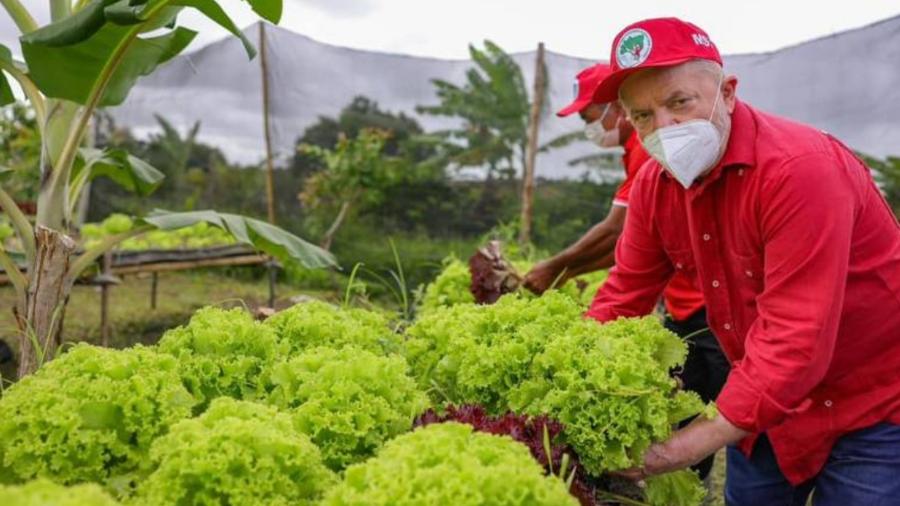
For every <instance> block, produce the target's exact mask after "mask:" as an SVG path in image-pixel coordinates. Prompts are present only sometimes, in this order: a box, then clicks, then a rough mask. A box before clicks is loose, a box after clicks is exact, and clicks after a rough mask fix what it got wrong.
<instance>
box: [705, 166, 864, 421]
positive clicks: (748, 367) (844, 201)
mask: <svg viewBox="0 0 900 506" xmlns="http://www.w3.org/2000/svg"><path fill="white" fill-rule="evenodd" d="M785 169H786V170H783V171H778V176H777V177H773V179H772V180H770V181H766V182H764V183H763V187H762V188H761V192H760V207H759V208H760V222H761V224H762V237H763V244H764V265H765V267H764V269H765V277H764V285H763V286H764V288H763V291H762V293H761V294H760V295H759V296H758V297H757V299H756V305H757V312H758V316H757V318H756V320H755V321H754V322H753V323H752V325H751V326H750V328H749V331H748V333H747V337H746V339H745V342H744V350H745V352H744V356H743V358H742V360H740V361H738V362H736V363H735V364H734V367H733V368H732V371H731V373H730V375H729V377H728V380H727V382H726V383H725V386H724V388H723V389H722V392H721V394H720V395H719V397H718V399H717V405H718V408H719V411H720V413H721V414H722V416H724V417H725V418H726V419H728V420H729V421H730V422H731V423H733V424H734V425H736V426H738V427H740V428H742V429H745V430H748V431H751V432H755V433H760V432H764V431H766V430H768V429H769V428H772V427H774V426H776V425H778V424H779V423H781V422H782V421H783V420H784V419H785V418H786V417H787V416H788V415H790V414H792V413H795V412H798V411H802V410H804V409H805V408H806V406H807V405H808V404H809V395H810V393H811V391H812V390H813V389H814V388H815V387H816V386H817V385H818V384H819V383H820V382H821V381H822V379H823V377H824V376H825V374H826V372H827V371H828V368H829V364H830V363H831V360H832V356H833V353H834V348H835V341H836V339H837V334H838V327H839V321H840V315H841V308H842V306H843V298H844V291H845V285H846V280H847V271H848V264H849V257H850V244H851V239H852V237H851V235H852V229H853V222H854V219H855V216H856V207H857V206H856V202H857V200H858V199H857V195H856V194H855V193H854V192H855V190H854V187H855V186H854V184H853V183H852V181H850V179H849V177H848V174H847V172H846V169H845V168H844V167H842V166H839V162H838V161H836V160H835V159H834V158H833V157H831V156H829V154H828V153H822V154H811V155H805V156H803V157H798V158H795V159H792V160H790V161H788V162H787V163H786V165H785Z"/></svg>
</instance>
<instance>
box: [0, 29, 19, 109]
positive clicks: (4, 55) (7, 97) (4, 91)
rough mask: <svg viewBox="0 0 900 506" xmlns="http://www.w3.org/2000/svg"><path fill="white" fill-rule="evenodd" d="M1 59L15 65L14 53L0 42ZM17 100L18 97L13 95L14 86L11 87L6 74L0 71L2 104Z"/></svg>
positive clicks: (0, 97) (0, 100)
mask: <svg viewBox="0 0 900 506" xmlns="http://www.w3.org/2000/svg"><path fill="white" fill-rule="evenodd" d="M0 61H2V62H3V63H6V64H9V65H14V62H13V57H12V53H11V52H10V50H9V48H8V47H6V46H4V45H3V44H0ZM15 101H16V97H15V96H14V95H13V91H12V87H10V85H9V81H8V80H7V79H6V74H4V73H3V72H2V71H0V106H3V105H9V104H11V103H13V102H15Z"/></svg>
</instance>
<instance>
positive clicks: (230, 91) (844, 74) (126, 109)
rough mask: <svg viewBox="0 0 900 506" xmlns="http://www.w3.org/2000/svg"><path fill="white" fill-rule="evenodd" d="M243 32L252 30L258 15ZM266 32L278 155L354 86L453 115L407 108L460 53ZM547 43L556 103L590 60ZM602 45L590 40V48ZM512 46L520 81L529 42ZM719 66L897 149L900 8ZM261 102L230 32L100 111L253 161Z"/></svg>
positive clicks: (788, 105)
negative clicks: (183, 133) (364, 47)
mask: <svg viewBox="0 0 900 506" xmlns="http://www.w3.org/2000/svg"><path fill="white" fill-rule="evenodd" d="M245 32H246V33H247V34H248V36H250V38H251V40H255V41H257V40H258V38H259V25H252V26H250V27H248V28H247V29H246V30H245ZM265 34H266V42H267V46H268V52H267V54H268V65H269V75H270V90H271V102H270V113H271V122H272V123H271V124H272V133H273V147H274V149H275V151H276V154H277V155H278V156H279V157H280V158H282V159H284V158H285V157H288V156H290V155H291V154H292V150H293V148H294V142H295V140H296V139H297V137H298V136H299V135H300V134H301V133H302V132H303V130H304V129H305V128H306V127H307V126H309V125H310V124H312V123H313V122H315V121H316V120H317V118H318V117H319V116H321V115H325V116H335V115H336V114H337V113H338V112H339V111H340V109H341V108H343V107H344V106H345V105H347V104H348V103H349V102H350V101H351V99H352V98H353V97H354V96H356V95H365V96H367V97H369V98H371V99H373V100H375V101H377V102H378V103H379V105H380V106H381V108H382V109H385V110H389V111H393V112H401V111H402V112H405V113H407V114H410V115H413V116H414V117H416V118H417V119H418V120H419V121H420V122H421V124H422V126H423V127H424V128H425V130H426V131H428V130H434V129H438V128H445V127H447V126H450V125H452V124H453V123H452V122H451V121H450V120H446V119H441V118H435V117H431V116H420V115H418V114H416V113H415V107H416V105H420V104H432V103H435V101H436V99H435V95H434V88H433V86H432V84H431V82H430V80H431V79H433V78H441V79H446V80H449V81H452V82H456V83H462V82H463V80H464V73H465V71H466V69H467V68H469V67H470V65H471V64H470V62H468V61H461V60H441V59H435V58H422V57H412V56H403V55H395V54H385V53H377V52H369V51H360V50H355V49H348V48H343V47H336V46H332V45H328V44H323V43H319V42H316V41H314V40H311V39H309V38H308V37H305V36H303V35H299V34H296V33H293V32H290V31H288V30H285V29H281V28H278V27H272V26H267V27H266V30H265ZM610 35H611V34H610ZM476 42H477V41H476ZM548 49H549V51H548V53H547V66H548V70H549V75H550V86H551V90H550V109H551V110H553V111H555V110H556V109H558V108H560V107H561V106H563V105H565V104H566V103H568V101H569V100H571V98H572V82H573V76H574V75H575V74H576V73H577V71H578V70H579V69H581V68H583V67H586V66H588V65H590V64H591V63H592V62H591V61H589V60H584V59H579V58H573V57H569V56H565V55H561V54H557V53H553V52H552V48H548ZM606 51H607V49H606V47H605V44H598V51H597V56H598V58H603V57H606V54H605V53H606ZM515 57H516V60H517V61H518V62H519V64H520V65H521V66H522V68H523V70H524V74H525V78H526V82H527V83H528V87H529V91H530V88H531V80H532V76H533V66H534V53H521V54H516V55H515ZM725 67H726V71H727V72H729V73H733V74H736V75H737V76H738V96H739V97H740V98H741V99H743V100H745V101H747V102H749V103H750V104H752V105H754V106H756V107H758V108H760V109H763V110H766V111H769V112H773V113H776V114H780V115H783V116H787V117H790V118H793V119H795V120H798V121H801V122H805V123H808V124H811V125H814V126H816V127H818V128H821V129H823V130H826V131H828V132H830V133H832V134H834V135H835V136H837V137H838V138H840V139H841V140H843V141H844V142H845V143H847V144H848V145H850V146H851V147H853V148H854V149H857V150H860V151H863V152H866V153H869V154H872V155H876V156H885V155H890V154H893V155H900V16H897V17H893V18H890V19H887V20H884V21H881V22H878V23H875V24H872V25H869V26H866V27H863V28H858V29H854V30H850V31H846V32H842V33H838V34H835V35H832V36H828V37H824V38H819V39H815V40H812V41H809V42H805V43H802V44H798V45H796V46H791V47H788V48H784V49H781V50H779V51H774V52H770V53H761V54H749V55H736V56H726V57H725ZM261 104H262V95H261V72H260V65H259V60H258V59H256V60H253V61H248V60H247V57H246V54H245V53H244V50H243V48H242V47H241V45H240V42H239V41H238V40H236V39H235V38H233V37H231V38H227V39H224V40H222V41H219V42H216V43H214V44H211V45H209V46H206V47H205V48H203V49H200V50H199V51H196V52H193V53H191V54H188V55H183V56H180V57H178V58H176V59H175V60H173V61H172V62H170V63H169V64H167V65H166V66H165V67H164V68H161V69H159V71H157V72H156V73H155V74H153V75H152V76H151V77H149V78H146V79H143V80H142V81H140V82H139V84H138V85H137V86H136V87H135V88H134V90H133V91H132V92H131V95H130V96H129V98H128V100H127V101H126V102H125V104H124V105H122V106H120V107H118V108H116V109H114V110H112V111H111V112H112V113H113V115H114V117H115V118H116V120H117V121H118V123H119V124H120V125H123V126H127V127H129V128H131V129H132V130H133V131H134V132H135V133H136V134H138V135H139V136H140V135H145V134H147V133H148V132H150V131H153V130H156V129H158V125H157V123H156V121H155V119H154V117H153V115H154V114H160V115H162V116H163V117H165V118H166V119H168V120H169V121H171V122H172V123H173V124H174V125H175V126H176V127H179V128H180V129H187V128H188V127H190V126H191V125H192V124H193V123H194V122H195V121H197V120H200V121H201V128H200V135H199V138H200V140H201V141H203V142H207V143H210V144H214V145H216V146H218V147H219V148H220V149H222V151H223V152H224V153H225V154H226V155H227V156H228V157H229V159H231V160H233V161H237V162H241V163H256V162H259V161H260V160H262V159H263V156H264V153H265V151H264V149H265V148H264V142H263V127H262V112H261V111H262V107H261ZM580 127H581V124H580V121H579V120H577V119H576V118H567V119H558V118H556V117H555V116H552V115H551V116H548V117H546V118H545V119H544V120H543V123H542V125H541V132H540V138H541V141H542V142H546V141H548V140H550V139H552V138H554V137H556V136H558V135H561V134H563V133H567V132H571V131H573V130H575V129H578V128H580ZM595 152H596V148H595V147H593V146H592V145H591V144H589V143H587V142H586V141H585V142H577V143H575V144H573V145H570V146H569V147H567V148H564V149H559V150H553V151H550V152H548V153H543V154H541V155H540V157H539V159H538V165H537V175H538V177H545V178H569V177H578V176H580V175H581V174H582V173H583V172H584V170H585V168H584V167H583V166H577V167H570V166H569V165H568V161H569V160H572V159H574V158H576V157H579V156H584V155H588V154H591V153H595Z"/></svg>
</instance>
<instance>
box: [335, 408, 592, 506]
mask: <svg viewBox="0 0 900 506" xmlns="http://www.w3.org/2000/svg"><path fill="white" fill-rule="evenodd" d="M322 504H323V506H414V505H415V506H419V505H439V504H453V505H456V506H578V501H576V500H575V498H574V497H572V496H571V495H569V493H568V492H567V491H566V486H565V484H564V483H563V482H562V481H561V480H559V479H557V478H554V477H550V476H545V475H544V470H543V469H542V468H541V466H540V465H539V464H538V463H537V462H535V461H534V458H532V456H531V455H530V454H529V453H528V449H527V448H525V446H523V445H521V444H519V443H517V442H515V441H513V440H512V439H510V438H508V437H505V436H494V435H491V434H485V433H480V432H475V431H473V429H472V427H471V426H469V425H463V424H458V423H453V422H449V423H441V424H435V425H429V426H427V427H421V428H419V429H416V430H415V431H414V432H412V433H409V434H404V435H402V436H399V437H397V438H396V439H394V440H392V441H390V442H388V443H387V444H386V445H385V446H384V448H382V449H381V450H380V451H379V452H378V455H377V456H376V457H374V458H372V459H369V460H368V461H366V462H364V463H361V464H357V465H354V466H351V467H350V468H349V469H347V471H346V473H345V478H344V481H343V482H342V483H341V484H339V485H338V486H337V487H335V488H333V489H332V490H331V491H330V492H329V493H328V494H327V495H326V497H325V499H324V500H323V502H322Z"/></svg>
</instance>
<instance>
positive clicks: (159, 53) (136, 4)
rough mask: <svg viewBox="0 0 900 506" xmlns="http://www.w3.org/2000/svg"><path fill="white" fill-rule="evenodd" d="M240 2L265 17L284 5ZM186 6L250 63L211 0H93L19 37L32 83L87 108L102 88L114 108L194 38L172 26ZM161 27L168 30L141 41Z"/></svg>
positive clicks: (103, 101) (267, 0) (270, 0)
mask: <svg viewBox="0 0 900 506" xmlns="http://www.w3.org/2000/svg"><path fill="white" fill-rule="evenodd" d="M245 1H247V3H249V4H250V6H251V8H252V9H253V10H254V11H255V12H256V13H257V14H259V15H260V16H262V17H263V18H264V19H266V20H268V21H271V22H273V23H277V22H278V21H279V20H280V19H281V11H282V0H245ZM184 7H191V8H194V9H197V10H198V11H200V12H201V13H203V14H204V15H205V16H207V17H209V18H210V19H211V20H213V21H215V22H216V23H217V24H219V25H220V26H222V27H223V28H225V29H226V30H228V31H229V32H231V33H232V34H234V35H235V36H237V37H238V38H240V39H241V42H242V43H243V45H244V48H245V49H246V50H247V54H248V55H249V56H250V57H251V58H252V57H253V56H254V55H255V54H256V50H255V49H254V47H253V45H252V44H251V43H250V41H249V40H248V39H247V37H245V36H244V34H243V33H242V32H241V31H240V29H238V27H237V26H236V25H235V24H234V22H233V21H232V20H231V18H229V17H228V15H227V14H226V13H225V11H224V10H223V9H222V7H221V6H220V5H219V2H217V1H216V0H143V1H135V0H93V1H91V2H88V4H87V5H86V6H85V7H83V8H82V9H81V10H79V11H78V12H77V13H75V14H73V15H72V16H69V17H67V18H65V19H62V20H60V21H57V22H55V23H51V24H49V25H47V26H44V27H42V28H39V29H38V30H35V31H33V32H31V33H28V34H26V35H23V36H22V37H21V38H20V41H21V45H22V54H23V55H24V57H25V61H26V62H27V63H28V67H29V69H30V73H31V77H32V79H33V80H34V82H35V83H36V84H37V86H38V88H40V90H41V91H42V92H43V93H44V94H45V95H47V96H48V97H53V98H61V99H66V100H71V101H73V102H76V103H79V104H87V103H88V102H89V101H91V98H92V97H94V96H96V95H97V94H98V93H100V92H101V91H102V94H101V95H100V100H99V103H98V104H97V105H99V106H101V107H103V106H112V105H118V104H121V103H122V102H123V101H124V100H125V98H126V97H127V96H128V92H129V91H130V90H131V88H132V86H134V83H135V82H136V81H137V80H138V79H139V78H140V77H141V76H145V75H148V74H150V73H152V72H153V71H154V70H155V69H156V68H157V67H158V66H159V65H160V64H162V63H164V62H166V61H168V60H169V59H171V58H173V57H174V56H176V55H177V54H179V53H181V52H182V51H183V50H184V48H185V47H187V45H188V44H189V43H190V42H191V40H193V38H194V36H195V35H196V32H194V31H193V30H188V29H186V28H182V27H177V28H175V27H174V26H175V20H176V17H177V15H178V12H179V11H180V10H181V9H182V8H184ZM163 27H168V28H170V30H168V32H167V33H164V34H162V35H159V36H155V37H147V38H145V37H141V34H143V33H145V32H147V31H152V30H157V29H160V28H163ZM2 84H3V83H0V98H2V91H3V89H2Z"/></svg>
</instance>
